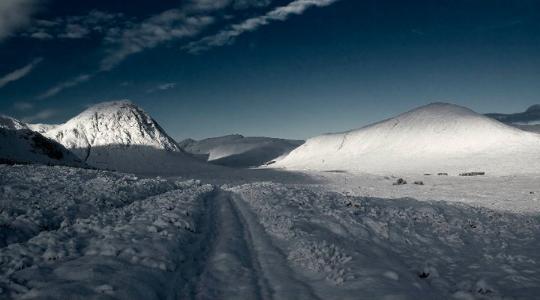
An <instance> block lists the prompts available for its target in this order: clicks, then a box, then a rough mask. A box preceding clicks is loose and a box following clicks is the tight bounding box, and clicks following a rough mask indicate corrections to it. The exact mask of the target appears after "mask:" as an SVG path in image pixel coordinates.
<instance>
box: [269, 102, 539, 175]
mask: <svg viewBox="0 0 540 300" xmlns="http://www.w3.org/2000/svg"><path fill="white" fill-rule="evenodd" d="M275 166H276V167H283V168H289V169H311V170H350V171H360V172H370V173H399V172H407V173H408V172H413V173H437V172H448V173H454V174H455V173H460V172H465V171H485V172H488V173H490V174H509V173H510V174H511V173H538V172H540V136H539V135H538V134H534V133H529V132H524V131H521V130H519V129H516V128H513V127H510V126H507V125H505V124H503V123H501V122H498V121H496V120H494V119H492V118H489V117H486V116H483V115H481V114H478V113H475V112H474V111H472V110H469V109H467V108H464V107H460V106H456V105H452V104H446V103H433V104H429V105H426V106H423V107H420V108H417V109H414V110H412V111H409V112H406V113H404V114H401V115H399V116H397V117H394V118H391V119H388V120H385V121H382V122H379V123H375V124H373V125H369V126H367V127H364V128H361V129H356V130H351V131H348V132H344V133H337V134H327V135H322V136H318V137H314V138H311V139H309V140H308V141H307V142H306V143H305V144H304V145H302V146H300V147H298V148H297V149H295V150H293V151H292V152H291V153H290V154H289V155H287V156H286V157H284V158H283V159H280V160H279V161H278V162H276V164H275Z"/></svg>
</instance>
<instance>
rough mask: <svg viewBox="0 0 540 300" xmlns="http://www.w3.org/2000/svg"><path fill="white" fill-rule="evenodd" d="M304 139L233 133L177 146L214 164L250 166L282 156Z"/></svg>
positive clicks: (186, 142)
mask: <svg viewBox="0 0 540 300" xmlns="http://www.w3.org/2000/svg"><path fill="white" fill-rule="evenodd" d="M303 142H304V141H299V140H286V139H277V138H268V137H244V136H242V135H239V134H233V135H226V136H222V137H215V138H208V139H204V140H200V141H195V140H192V139H187V140H184V141H182V142H180V147H182V149H183V150H184V151H185V152H187V153H190V154H192V155H194V156H195V157H199V158H202V159H204V160H208V161H209V162H211V163H213V164H218V165H225V166H231V167H253V166H260V165H262V164H264V163H266V162H268V161H270V160H272V159H275V158H277V157H280V156H282V155H285V154H287V153H289V152H291V151H292V150H293V149H295V148H296V147H298V146H300V145H301V144H302V143H303Z"/></svg>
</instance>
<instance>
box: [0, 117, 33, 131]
mask: <svg viewBox="0 0 540 300" xmlns="http://www.w3.org/2000/svg"><path fill="white" fill-rule="evenodd" d="M0 128H3V129H8V130H21V129H28V126H27V125H26V124H25V123H23V122H21V121H19V120H17V119H15V118H12V117H9V116H5V115H0Z"/></svg>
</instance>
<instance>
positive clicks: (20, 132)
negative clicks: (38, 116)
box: [0, 116, 85, 167]
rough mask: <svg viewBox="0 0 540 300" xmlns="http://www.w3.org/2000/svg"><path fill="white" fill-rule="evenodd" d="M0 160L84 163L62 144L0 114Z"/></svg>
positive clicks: (80, 165)
mask: <svg viewBox="0 0 540 300" xmlns="http://www.w3.org/2000/svg"><path fill="white" fill-rule="evenodd" d="M0 162H1V163H40V164H53V165H68V166H79V167H82V166H84V165H85V164H84V163H83V162H82V161H81V160H80V159H79V158H78V157H77V156H75V155H74V154H73V153H71V152H70V151H68V150H67V149H66V148H65V147H64V146H62V145H60V144H59V143H57V142H56V141H53V140H51V139H48V138H46V137H44V136H43V135H41V134H40V133H38V132H34V131H32V130H30V129H29V128H28V127H27V126H26V124H24V123H23V122H21V121H19V120H17V119H14V118H11V117H7V116H0Z"/></svg>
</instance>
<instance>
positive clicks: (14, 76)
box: [0, 58, 43, 89]
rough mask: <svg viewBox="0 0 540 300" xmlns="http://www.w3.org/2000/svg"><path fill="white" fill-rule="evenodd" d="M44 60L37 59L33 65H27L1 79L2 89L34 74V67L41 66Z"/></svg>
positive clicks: (0, 85) (0, 86)
mask: <svg viewBox="0 0 540 300" xmlns="http://www.w3.org/2000/svg"><path fill="white" fill-rule="evenodd" d="M42 60H43V59H41V58H36V59H34V60H33V61H32V62H31V63H29V64H27V65H26V66H24V67H22V68H20V69H17V70H15V71H13V72H10V73H8V74H6V75H4V76H2V77H0V89H1V88H3V87H4V86H6V85H7V84H9V83H11V82H14V81H17V80H19V79H21V78H23V77H25V76H26V75H28V74H30V72H32V70H33V69H34V67H35V66H36V65H37V64H39V63H40V62H41V61H42Z"/></svg>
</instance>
